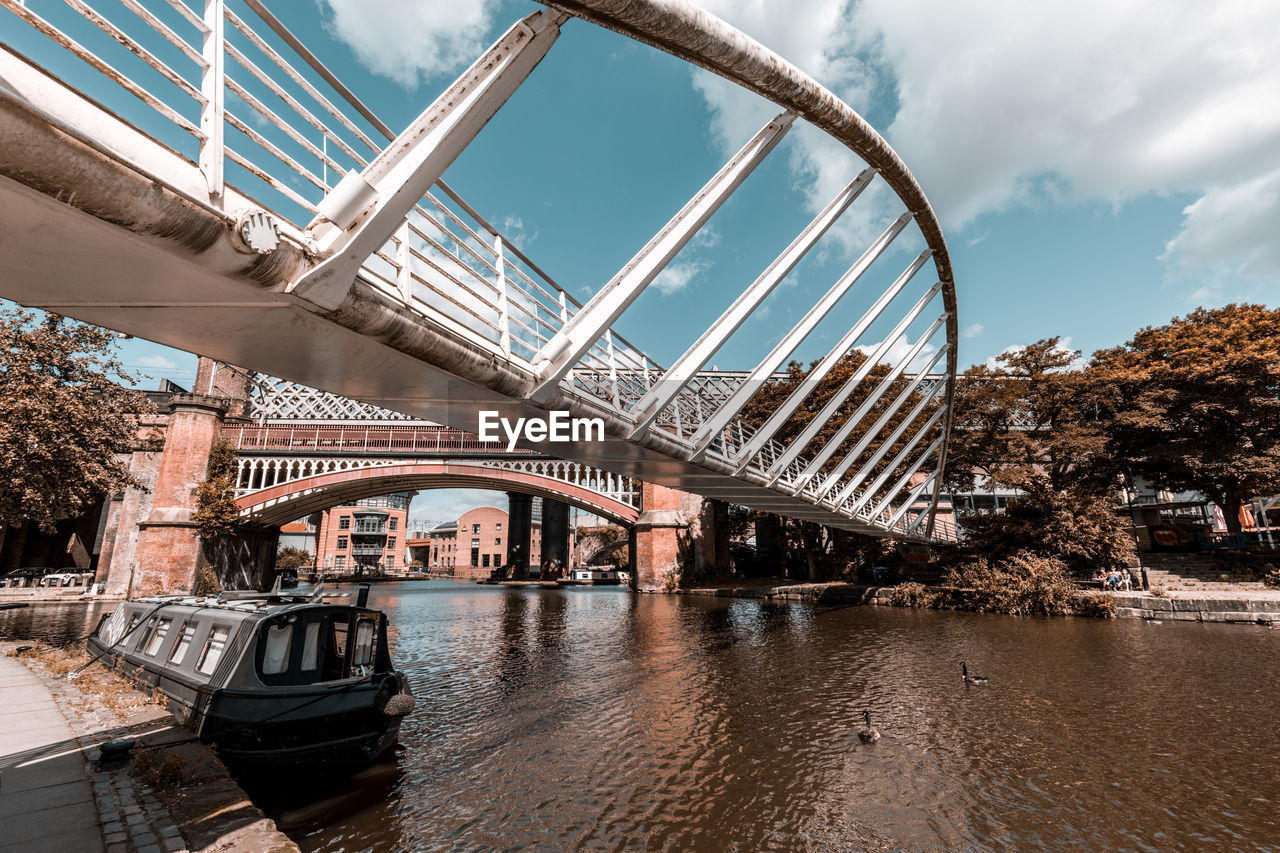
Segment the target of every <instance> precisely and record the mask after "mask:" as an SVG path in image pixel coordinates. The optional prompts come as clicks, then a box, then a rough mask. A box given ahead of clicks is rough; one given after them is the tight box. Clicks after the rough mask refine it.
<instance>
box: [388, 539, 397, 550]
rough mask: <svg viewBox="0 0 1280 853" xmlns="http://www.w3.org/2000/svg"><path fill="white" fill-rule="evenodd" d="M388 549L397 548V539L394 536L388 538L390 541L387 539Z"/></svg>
mask: <svg viewBox="0 0 1280 853" xmlns="http://www.w3.org/2000/svg"><path fill="white" fill-rule="evenodd" d="M387 547H388V548H394V547H396V537H394V536H391V537H388V539H387Z"/></svg>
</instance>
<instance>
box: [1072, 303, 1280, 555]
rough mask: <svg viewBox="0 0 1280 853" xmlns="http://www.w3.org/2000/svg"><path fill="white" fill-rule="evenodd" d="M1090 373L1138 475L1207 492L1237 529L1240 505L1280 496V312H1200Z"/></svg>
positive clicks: (1114, 352) (1115, 438) (1098, 358)
mask: <svg viewBox="0 0 1280 853" xmlns="http://www.w3.org/2000/svg"><path fill="white" fill-rule="evenodd" d="M1090 371H1091V373H1093V374H1094V375H1095V378H1096V381H1097V383H1098V387H1100V388H1105V389H1106V393H1105V395H1102V397H1101V399H1103V400H1104V401H1105V404H1106V407H1107V413H1108V414H1109V416H1110V417H1109V421H1108V435H1109V438H1110V442H1111V448H1112V452H1113V453H1114V454H1116V455H1117V456H1118V457H1119V458H1122V459H1124V460H1126V461H1127V462H1128V464H1129V465H1130V467H1131V468H1132V470H1133V472H1134V473H1137V474H1142V475H1144V476H1146V477H1147V478H1148V479H1150V480H1151V481H1153V482H1155V483H1156V484H1158V485H1160V486H1162V487H1164V488H1168V489H1172V490H1175V491H1181V490H1195V491H1199V492H1202V493H1204V494H1205V495H1208V496H1209V497H1210V498H1211V499H1212V500H1213V501H1214V502H1215V503H1217V504H1218V505H1219V506H1221V507H1222V510H1223V515H1224V516H1225V517H1226V521H1227V527H1228V529H1229V530H1230V531H1231V532H1233V533H1238V532H1239V531H1240V518H1239V509H1240V505H1241V503H1242V502H1243V501H1245V500H1248V499H1249V498H1250V497H1251V496H1253V495H1269V494H1275V493H1276V492H1280V309H1270V308H1267V307H1266V306H1264V305H1227V306H1225V307H1223V308H1217V309H1205V308H1200V309H1197V310H1195V311H1192V312H1191V313H1190V314H1188V315H1187V316H1186V317H1175V318H1174V319H1173V320H1172V321H1171V322H1170V323H1169V324H1168V325H1165V326H1159V327H1147V328H1145V329H1142V330H1141V331H1139V332H1138V333H1137V334H1136V335H1134V337H1133V340H1131V341H1129V342H1128V343H1126V344H1125V345H1124V346H1121V347H1116V348H1114V349H1109V350H1103V351H1100V352H1098V353H1096V354H1095V355H1094V360H1093V363H1092V365H1091V367H1090Z"/></svg>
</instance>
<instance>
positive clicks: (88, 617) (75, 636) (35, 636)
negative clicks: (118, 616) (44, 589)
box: [0, 601, 116, 646]
mask: <svg viewBox="0 0 1280 853" xmlns="http://www.w3.org/2000/svg"><path fill="white" fill-rule="evenodd" d="M115 609H116V602H114V601H110V602H102V601H92V602H90V603H88V604H85V603H82V602H79V601H49V602H43V601H36V602H32V603H31V606H30V607H22V608H19V609H17V610H0V639H15V640H44V641H45V642H46V643H51V644H53V645H55V646H61V645H65V644H67V643H73V642H75V641H77V640H82V639H84V638H85V637H87V636H89V633H90V632H91V631H93V629H94V628H96V627H98V620H99V619H101V618H102V615H103V614H104V613H110V612H111V611H113V610H115Z"/></svg>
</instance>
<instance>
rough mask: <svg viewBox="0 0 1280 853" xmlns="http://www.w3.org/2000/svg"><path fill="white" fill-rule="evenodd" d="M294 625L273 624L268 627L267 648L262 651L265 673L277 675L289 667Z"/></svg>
mask: <svg viewBox="0 0 1280 853" xmlns="http://www.w3.org/2000/svg"><path fill="white" fill-rule="evenodd" d="M292 638H293V626H292V625H289V624H287V623H286V624H284V625H272V626H271V627H269V628H267V639H266V648H265V649H263V652H262V673H263V675H277V674H279V673H281V672H284V671H285V670H286V669H288V668H289V641H290V640H291V639H292Z"/></svg>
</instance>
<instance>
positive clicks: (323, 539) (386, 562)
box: [312, 492, 415, 575]
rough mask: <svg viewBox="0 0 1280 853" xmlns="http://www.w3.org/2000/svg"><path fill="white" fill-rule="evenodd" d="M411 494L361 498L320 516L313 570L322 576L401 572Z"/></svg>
mask: <svg viewBox="0 0 1280 853" xmlns="http://www.w3.org/2000/svg"><path fill="white" fill-rule="evenodd" d="M414 494H415V493H414V492H397V493H395V494H391V495H382V496H381V497H376V498H365V499H363V500H359V501H356V502H355V503H354V504H348V505H346V506H338V507H333V508H332V509H327V510H325V511H323V512H322V513H320V519H319V523H318V524H316V525H315V529H316V538H315V542H316V547H315V550H314V551H313V552H312V553H314V554H315V556H316V562H315V565H316V568H317V569H319V570H320V571H322V572H324V573H325V574H326V575H355V574H360V575H367V574H380V573H385V574H397V573H403V572H405V571H406V570H407V569H406V561H405V559H404V554H405V542H406V538H407V536H408V521H409V501H410V500H411V499H412V497H413V495H414Z"/></svg>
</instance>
